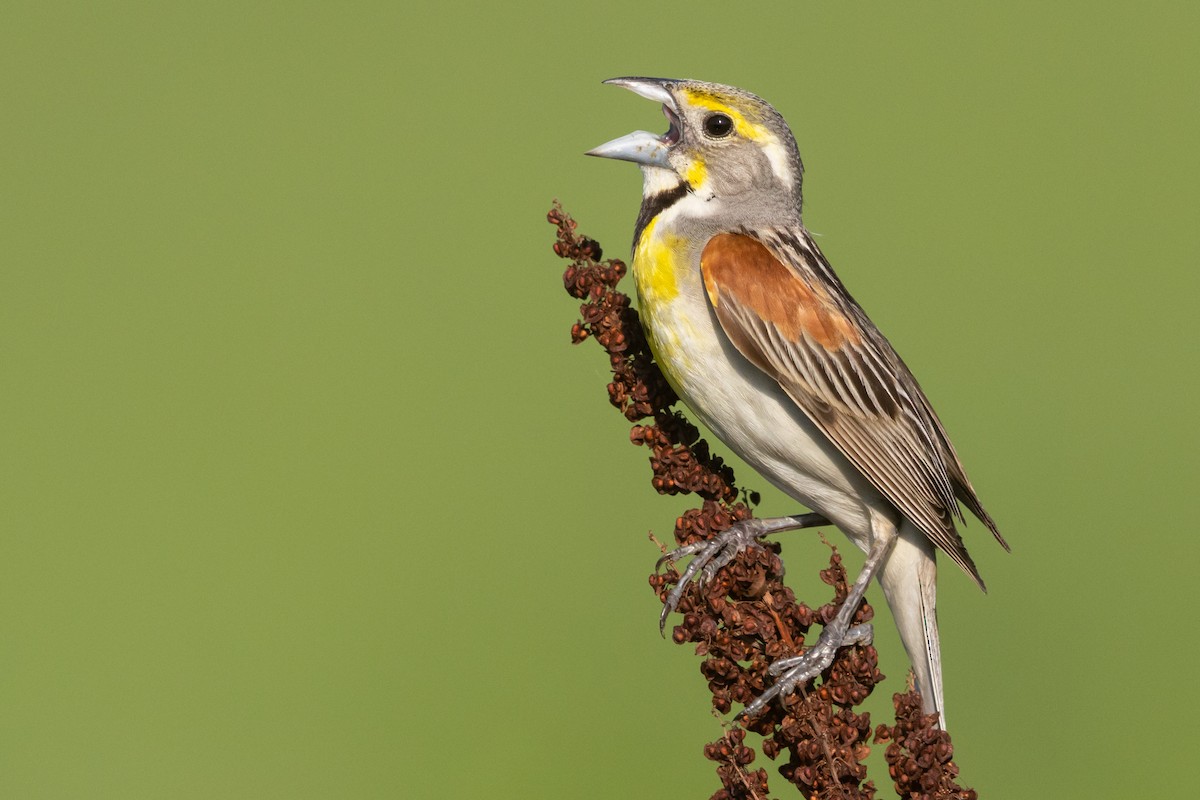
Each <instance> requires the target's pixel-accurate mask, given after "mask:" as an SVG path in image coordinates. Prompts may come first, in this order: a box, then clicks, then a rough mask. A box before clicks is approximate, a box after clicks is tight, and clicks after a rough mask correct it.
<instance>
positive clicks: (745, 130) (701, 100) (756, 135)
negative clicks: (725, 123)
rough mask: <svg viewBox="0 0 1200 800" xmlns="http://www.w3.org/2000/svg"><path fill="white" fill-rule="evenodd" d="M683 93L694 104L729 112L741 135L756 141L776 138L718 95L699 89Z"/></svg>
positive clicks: (685, 90)
mask: <svg viewBox="0 0 1200 800" xmlns="http://www.w3.org/2000/svg"><path fill="white" fill-rule="evenodd" d="M683 93H684V94H685V95H687V99H688V102H690V103H691V104H692V105H694V106H699V107H700V108H707V109H708V110H709V111H720V112H721V113H722V114H727V115H728V116H729V118H730V119H732V120H733V126H734V130H736V131H737V132H738V135H739V136H742V137H744V138H746V139H751V140H754V141H762V140H773V139H774V138H775V137H774V136H773V135H772V134H771V132H770V131H768V130H767V129H766V128H764V127H763V126H761V125H758V124H756V123H753V122H751V121H750V120H748V119H746V118H745V117H744V116H743V115H742V113H741V112H740V111H738V110H737V109H735V108H733V107H732V106H729V105H727V104H726V103H724V102H722V101H721V99H720V98H719V97H717V96H716V95H713V94H709V93H708V92H704V91H700V90H698V89H684V90H683Z"/></svg>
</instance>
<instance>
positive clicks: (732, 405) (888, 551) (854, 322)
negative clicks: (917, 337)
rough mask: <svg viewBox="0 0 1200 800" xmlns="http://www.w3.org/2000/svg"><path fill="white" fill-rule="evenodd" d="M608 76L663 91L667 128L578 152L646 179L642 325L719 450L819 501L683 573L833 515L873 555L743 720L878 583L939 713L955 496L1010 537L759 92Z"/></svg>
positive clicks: (957, 549)
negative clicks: (810, 202)
mask: <svg viewBox="0 0 1200 800" xmlns="http://www.w3.org/2000/svg"><path fill="white" fill-rule="evenodd" d="M605 83H610V84H615V85H617V86H622V87H624V88H626V89H629V90H631V91H633V92H635V93H637V94H639V95H641V96H642V97H645V98H648V99H650V100H653V101H655V102H658V103H661V104H662V110H663V113H664V114H665V115H666V117H667V120H668V122H669V123H670V127H669V129H668V130H667V132H666V133H665V134H663V135H661V136H658V135H655V134H653V133H649V132H647V131H636V132H634V133H631V134H629V135H627V136H623V137H621V138H619V139H615V140H613V141H611V142H608V143H607V144H603V145H600V146H599V147H597V148H595V149H593V150H591V151H589V152H588V155H593V156H600V157H603V158H615V159H622V160H625V161H632V162H634V163H636V164H638V165H639V166H640V167H641V170H642V175H643V190H642V206H641V213H640V214H639V215H638V219H637V224H636V227H635V231H634V245H633V276H634V281H635V284H636V288H637V296H638V303H639V308H640V311H641V320H642V325H643V326H644V328H645V332H646V337H647V339H648V340H649V343H650V347H651V350H652V351H653V353H654V356H655V359H656V360H657V361H658V364H659V366H660V367H661V368H662V370H663V373H664V374H665V375H666V378H667V380H668V382H669V383H670V384H671V386H672V388H674V389H675V391H676V392H677V393H678V395H679V397H680V398H682V399H683V401H684V402H685V403H686V404H687V406H688V407H689V408H690V409H691V410H692V411H693V412H694V413H695V415H696V416H697V417H698V418H699V419H700V420H701V421H702V422H703V423H704V424H705V425H707V426H708V427H709V428H710V429H711V430H712V432H713V433H714V434H715V435H716V436H717V437H718V438H719V439H720V440H721V441H723V442H724V443H725V444H726V445H727V446H729V447H730V448H732V449H733V450H734V451H735V452H736V453H737V454H738V455H739V456H741V457H742V458H743V459H744V460H745V461H746V463H747V464H749V465H750V466H751V467H753V468H754V469H755V470H757V471H758V472H759V473H760V474H761V475H762V476H763V477H764V478H766V479H767V480H768V481H770V482H771V483H772V484H774V485H775V486H777V487H778V488H779V489H781V490H782V491H783V492H785V493H786V494H787V495H788V496H789V497H791V498H793V499H795V500H796V501H798V502H799V503H801V504H803V505H804V506H806V507H808V508H809V509H811V510H812V512H815V513H808V514H799V515H795V516H790V517H780V518H775V519H763V520H751V521H748V522H746V523H742V524H739V525H737V526H735V527H734V528H732V529H730V531H727V532H726V533H725V534H724V535H723V536H722V537H721V538H719V539H717V540H714V541H713V542H710V543H706V544H704V545H698V546H692V547H688V548H680V549H679V550H677V551H675V552H674V553H671V554H669V555H668V558H670V559H672V560H675V559H678V558H681V557H684V556H687V555H692V556H694V558H693V560H692V562H691V563H690V564H689V566H688V570H687V571H686V572H685V574H684V577H683V579H682V580H681V581H680V585H679V586H678V587H677V588H676V591H675V592H674V593H673V594H672V596H671V597H670V598H669V599H668V602H667V604H666V607H665V608H664V609H663V614H662V617H661V619H660V625H661V624H662V622H663V621H665V619H666V616H667V614H668V613H670V612H671V611H672V610H673V609H674V607H675V604H676V603H677V602H678V600H679V598H680V596H681V594H682V588H683V586H684V585H685V584H686V582H687V580H689V579H691V578H692V577H693V576H695V575H696V574H697V571H698V570H699V571H700V575H701V578H702V579H703V578H704V576H708V577H711V575H712V574H713V573H714V572H715V570H716V569H717V568H719V567H720V566H722V565H723V564H725V563H728V561H729V560H730V559H732V558H733V556H734V555H735V554H736V553H737V552H738V551H739V550H740V549H741V548H745V547H752V546H756V541H757V539H758V538H759V537H761V536H763V535H765V534H768V533H774V532H777V531H782V530H790V529H795V528H803V527H810V526H813V525H818V524H829V523H832V524H833V525H836V526H837V527H838V528H839V529H841V530H842V531H843V532H844V533H845V534H846V536H847V537H849V539H850V541H852V542H853V543H854V544H855V545H856V546H858V547H859V548H861V549H862V550H863V551H864V552H866V554H867V558H866V561H865V563H864V565H863V568H862V570H861V572H860V573H859V575H858V577H857V578H856V579H855V581H854V584H853V586H852V587H851V591H850V596H849V597H848V598H847V599H846V602H845V603H844V605H843V606H842V608H841V609H840V610H839V612H838V614H837V616H836V617H835V619H834V620H833V621H832V622H830V623H829V624H828V625H826V626H825V628H824V629H823V631H822V632H821V636H820V638H819V639H818V641H817V643H816V644H815V645H814V646H813V647H811V648H809V649H808V650H807V651H805V652H804V654H803V655H801V656H798V657H795V658H790V659H784V660H782V661H779V662H776V663H775V664H774V665H772V673H773V674H775V675H777V676H779V677H778V679H777V680H776V682H775V685H774V686H773V687H772V688H771V689H770V690H768V691H767V692H766V693H764V694H763V695H762V696H760V697H758V698H757V699H755V701H754V702H752V703H751V704H750V705H748V706H747V707H746V708H745V709H744V710H743V712H742V713H743V714H746V715H754V714H757V713H758V712H759V711H761V710H762V709H763V708H764V707H765V706H766V704H767V703H768V702H769V701H770V699H771V698H772V697H774V696H775V695H777V694H780V693H781V692H782V693H788V692H791V691H793V690H794V688H795V687H796V686H797V685H799V684H801V683H803V682H805V681H807V680H809V679H810V678H812V677H813V676H815V675H818V674H820V673H821V672H822V671H823V670H824V669H825V668H826V667H828V666H829V663H830V662H831V661H832V660H833V656H834V654H835V652H836V650H837V648H838V647H841V646H842V645H843V644H847V643H850V642H855V641H862V640H863V639H864V638H866V637H867V636H869V635H870V631H869V629H864V626H858V627H855V626H852V625H851V622H852V620H853V616H854V613H855V610H856V609H857V607H858V605H859V602H860V600H861V599H862V596H863V593H864V592H865V591H866V588H867V585H868V584H869V583H870V581H871V578H872V577H877V578H878V580H879V583H880V585H881V587H882V588H883V594H884V597H885V598H886V599H887V603H888V606H889V607H890V609H891V612H892V616H893V617H894V619H895V621H896V626H897V627H898V629H899V631H900V638H901V640H902V641H903V643H904V647H905V650H906V651H907V653H908V656H909V660H910V661H911V662H912V665H913V672H914V674H915V677H916V682H917V687H918V689H919V690H920V692H921V696H922V700H923V703H924V710H925V712H926V713H933V712H937V713H938V714H939V715H940V716H939V719H940V720H941V722H942V725H943V726H944V725H945V704H944V701H943V692H942V667H941V649H940V644H939V638H938V627H937V611H936V595H937V587H936V577H937V564H936V558H935V554H936V551H937V550H938V549H940V550H942V551H943V552H945V553H946V554H947V555H949V556H950V558H951V559H953V560H954V561H955V563H957V564H958V565H959V566H960V567H962V568H963V569H964V570H965V571H966V573H967V574H968V575H970V576H971V578H972V579H973V580H974V581H975V583H976V584H978V585H979V587H980V588H981V589H982V588H983V580H982V579H981V578H980V577H979V571H978V570H977V569H976V568H975V564H974V562H973V561H972V560H971V557H970V555H968V554H967V550H966V547H965V546H964V545H963V541H962V538H961V537H960V536H959V534H958V531H957V530H956V528H955V518H957V519H958V520H960V521H963V519H964V518H963V513H962V510H961V509H960V508H959V505H958V504H959V502H961V503H962V504H963V505H965V506H966V507H967V508H968V509H970V511H971V512H972V513H973V514H974V515H975V516H976V517H978V518H979V520H980V521H982V522H983V524H984V525H986V526H987V527H988V529H989V530H991V532H992V533H993V534H994V535H995V537H996V539H997V541H999V542H1000V544H1001V545H1003V546H1004V548H1005V549H1006V550H1007V549H1008V545H1007V543H1006V542H1005V541H1004V538H1003V537H1002V536H1001V535H1000V532H999V530H998V529H997V527H996V524H995V522H993V520H992V518H991V517H990V516H988V513H987V512H986V511H985V510H984V508H983V506H982V504H980V502H979V498H978V497H977V496H976V494H975V490H974V488H973V487H972V486H971V482H970V480H968V479H967V474H966V472H965V471H964V469H963V466H962V464H961V462H960V461H959V458H958V456H957V454H956V453H955V452H954V447H953V445H951V444H950V439H949V437H948V436H947V435H946V431H945V429H944V428H943V427H942V423H941V421H940V420H939V419H938V417H937V414H935V413H934V411H933V407H932V406H931V405H930V403H929V400H928V398H926V396H925V393H924V392H923V391H921V387H920V386H919V385H918V384H917V381H916V379H915V378H914V377H913V375H912V373H911V372H910V371H909V369H908V367H906V366H905V364H904V362H903V361H901V360H900V356H898V355H897V354H896V351H895V350H894V349H893V348H892V346H891V344H890V343H889V342H888V340H887V339H885V338H884V336H883V334H882V333H880V332H879V330H878V329H877V328H876V327H875V325H874V324H873V323H872V322H871V320H870V318H868V317H867V314H866V312H864V311H863V310H862V308H861V307H860V306H859V304H858V303H857V302H855V300H854V298H853V297H851V296H850V294H849V293H848V292H847V291H846V288H845V286H843V285H842V282H841V280H839V279H838V277H837V275H835V274H834V272H833V269H832V268H831V267H830V266H829V262H828V261H826V259H825V256H824V255H823V254H822V253H821V250H820V248H819V247H817V244H816V242H814V241H813V239H812V236H811V235H810V234H809V233H808V231H807V230H805V228H804V223H803V221H802V220H801V214H800V207H801V188H800V184H801V178H802V176H803V166H802V165H801V162H800V154H799V152H798V150H797V148H796V140H795V138H794V137H793V136H792V132H791V130H790V129H789V128H788V125H787V123H786V122H784V120H783V117H782V116H780V115H779V113H778V112H777V111H776V110H775V109H774V108H772V107H771V106H770V105H768V104H767V103H766V102H765V101H763V100H762V99H761V98H759V97H757V96H755V95H753V94H750V93H749V92H746V91H743V90H741V89H737V88H734V87H732V86H722V85H719V84H714V83H705V82H702V81H694V80H672V79H664V78H614V79H612V80H609V81H605Z"/></svg>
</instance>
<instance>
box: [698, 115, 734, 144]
mask: <svg viewBox="0 0 1200 800" xmlns="http://www.w3.org/2000/svg"><path fill="white" fill-rule="evenodd" d="M732 131H733V120H731V119H730V118H729V115H727V114H711V115H709V116H708V118H706V119H705V120H704V132H705V133H707V134H708V135H709V136H711V137H713V138H714V139H720V138H722V137H725V136H728V135H729V134H730V133H731V132H732Z"/></svg>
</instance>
